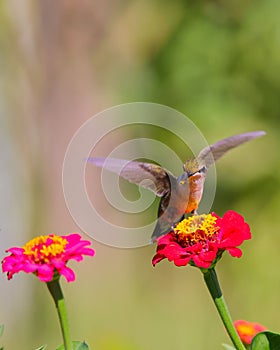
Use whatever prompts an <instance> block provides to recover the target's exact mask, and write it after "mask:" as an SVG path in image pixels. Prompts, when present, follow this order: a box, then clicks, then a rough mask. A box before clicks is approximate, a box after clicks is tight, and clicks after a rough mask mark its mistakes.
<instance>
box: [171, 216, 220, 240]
mask: <svg viewBox="0 0 280 350" xmlns="http://www.w3.org/2000/svg"><path fill="white" fill-rule="evenodd" d="M216 221H217V218H216V217H215V216H213V215H211V214H202V215H194V216H190V217H188V218H187V219H184V220H182V221H181V222H179V223H178V224H177V226H176V227H175V229H174V232H175V234H176V236H177V238H178V240H179V241H180V242H182V243H185V244H195V243H197V242H203V241H206V240H209V239H210V238H211V237H212V236H213V235H214V234H215V233H216V232H217V231H218V230H219V227H218V226H216Z"/></svg>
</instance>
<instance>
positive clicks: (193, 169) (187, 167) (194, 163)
mask: <svg viewBox="0 0 280 350" xmlns="http://www.w3.org/2000/svg"><path fill="white" fill-rule="evenodd" d="M183 168H184V171H185V172H186V173H187V175H188V177H190V176H192V175H194V174H196V173H205V172H206V167H205V165H204V164H201V163H200V162H199V161H198V160H197V159H196V158H191V159H188V160H187V161H186V162H185V164H184V165H183Z"/></svg>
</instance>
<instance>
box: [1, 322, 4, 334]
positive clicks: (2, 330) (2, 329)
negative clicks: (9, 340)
mask: <svg viewBox="0 0 280 350" xmlns="http://www.w3.org/2000/svg"><path fill="white" fill-rule="evenodd" d="M3 332H4V325H3V324H0V337H2V334H3Z"/></svg>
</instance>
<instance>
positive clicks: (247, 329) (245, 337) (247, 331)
mask: <svg viewBox="0 0 280 350" xmlns="http://www.w3.org/2000/svg"><path fill="white" fill-rule="evenodd" d="M234 327H235V329H236V331H237V333H238V335H239V337H240V339H241V340H242V342H243V343H244V344H245V345H250V344H251V343H252V340H253V338H254V336H255V335H256V334H258V333H260V332H263V331H266V330H267V328H266V327H264V326H262V325H261V324H259V323H253V322H248V321H245V320H237V321H235V322H234Z"/></svg>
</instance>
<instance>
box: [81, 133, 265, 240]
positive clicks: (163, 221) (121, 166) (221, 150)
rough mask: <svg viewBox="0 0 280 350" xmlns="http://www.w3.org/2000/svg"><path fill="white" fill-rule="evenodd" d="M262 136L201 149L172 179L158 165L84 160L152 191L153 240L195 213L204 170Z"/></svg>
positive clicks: (233, 138)
mask: <svg viewBox="0 0 280 350" xmlns="http://www.w3.org/2000/svg"><path fill="white" fill-rule="evenodd" d="M263 135H265V132H264V131H253V132H248V133H244V134H238V135H234V136H231V137H228V138H225V139H223V140H220V141H218V142H216V143H214V144H213V145H210V146H208V147H206V148H204V149H203V150H202V151H201V152H200V153H199V154H198V156H197V157H195V158H191V159H188V160H187V161H186V162H185V163H184V164H183V170H184V172H183V174H182V175H180V176H179V177H176V176H174V175H173V174H172V173H171V172H170V171H168V170H166V169H164V168H162V167H161V166H159V165H156V164H152V163H143V162H136V161H129V160H123V159H116V158H87V161H89V162H91V163H93V164H94V165H96V166H98V167H104V168H105V169H107V170H109V171H111V172H114V173H117V174H118V175H119V176H121V177H123V178H124V179H126V180H128V181H129V182H132V183H134V184H138V185H140V186H141V187H143V188H147V189H149V190H151V191H153V192H154V193H155V194H156V195H157V196H158V197H161V200H160V204H159V209H158V221H157V224H156V227H155V229H154V232H153V234H152V237H151V239H152V241H155V240H156V238H158V237H160V236H162V235H164V234H166V233H168V232H170V231H171V230H172V228H173V227H174V226H175V225H176V224H177V223H178V222H179V221H181V220H182V218H183V217H184V215H185V214H188V213H192V214H196V210H197V208H198V205H199V202H200V200H201V197H202V193H203V188H204V181H205V177H206V173H207V170H208V169H209V167H210V166H211V165H213V164H214V163H215V162H216V161H217V160H218V159H219V158H221V157H222V156H223V155H224V154H225V153H227V152H228V151H229V150H231V149H232V148H235V147H237V146H240V145H242V144H243V143H245V142H248V141H250V140H252V139H255V138H257V137H260V136H263Z"/></svg>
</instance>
